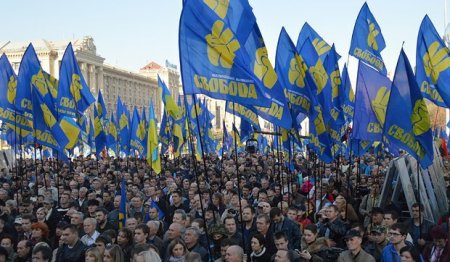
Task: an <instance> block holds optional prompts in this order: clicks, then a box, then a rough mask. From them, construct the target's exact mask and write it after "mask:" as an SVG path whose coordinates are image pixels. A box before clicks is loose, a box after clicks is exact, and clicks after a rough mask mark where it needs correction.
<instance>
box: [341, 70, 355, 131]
mask: <svg viewBox="0 0 450 262" xmlns="http://www.w3.org/2000/svg"><path fill="white" fill-rule="evenodd" d="M341 79H342V91H343V92H344V94H343V95H342V96H340V98H341V99H342V101H341V103H342V109H343V111H344V117H345V121H346V122H347V123H350V122H351V121H353V115H354V109H355V93H354V92H353V89H352V84H351V83H350V77H349V76H348V71H347V65H346V64H344V69H342V75H341Z"/></svg>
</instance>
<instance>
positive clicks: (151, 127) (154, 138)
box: [147, 100, 161, 174]
mask: <svg viewBox="0 0 450 262" xmlns="http://www.w3.org/2000/svg"><path fill="white" fill-rule="evenodd" d="M148 117H149V120H148V138H147V163H148V164H149V165H150V167H151V168H152V169H153V171H154V172H155V173H156V174H159V173H161V156H160V154H159V148H158V130H157V128H156V126H157V125H156V117H155V111H154V109H153V101H151V100H150V109H149V115H148Z"/></svg>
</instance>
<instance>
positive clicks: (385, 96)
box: [372, 86, 391, 126]
mask: <svg viewBox="0 0 450 262" xmlns="http://www.w3.org/2000/svg"><path fill="white" fill-rule="evenodd" d="M390 95H391V91H388V90H387V88H386V87H385V86H382V87H380V89H379V90H378V92H377V95H376V96H375V99H374V100H373V101H372V109H373V112H374V113H375V116H376V117H377V120H378V122H380V125H381V126H383V125H384V120H385V118H386V107H387V105H388V102H389V97H390Z"/></svg>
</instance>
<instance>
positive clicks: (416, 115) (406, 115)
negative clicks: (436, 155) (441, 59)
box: [384, 49, 433, 168]
mask: <svg viewBox="0 0 450 262" xmlns="http://www.w3.org/2000/svg"><path fill="white" fill-rule="evenodd" d="M399 116H402V117H399ZM384 133H385V134H386V136H387V138H388V140H389V142H391V143H392V144H394V145H397V146H398V147H400V148H403V149H405V150H406V151H407V152H408V153H410V154H411V155H412V156H413V157H414V158H416V159H417V160H418V161H419V163H420V165H421V166H422V168H427V167H428V166H430V165H431V164H432V163H433V138H432V134H431V127H430V117H429V114H428V109H427V105H426V104H425V100H424V99H423V97H422V94H421V92H420V89H419V86H418V85H417V82H416V80H415V77H414V73H413V71H412V69H411V65H410V64H409V61H408V58H407V57H406V54H405V53H404V51H403V49H402V50H401V52H400V57H399V59H398V62H397V68H396V70H395V76H394V80H393V82H392V89H391V96H390V99H389V103H388V106H387V110H386V121H385V125H384Z"/></svg>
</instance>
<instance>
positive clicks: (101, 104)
mask: <svg viewBox="0 0 450 262" xmlns="http://www.w3.org/2000/svg"><path fill="white" fill-rule="evenodd" d="M97 113H98V116H99V117H100V119H102V120H103V121H106V119H107V118H108V111H107V109H106V105H105V100H103V95H102V91H101V90H99V91H98V98H97Z"/></svg>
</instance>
